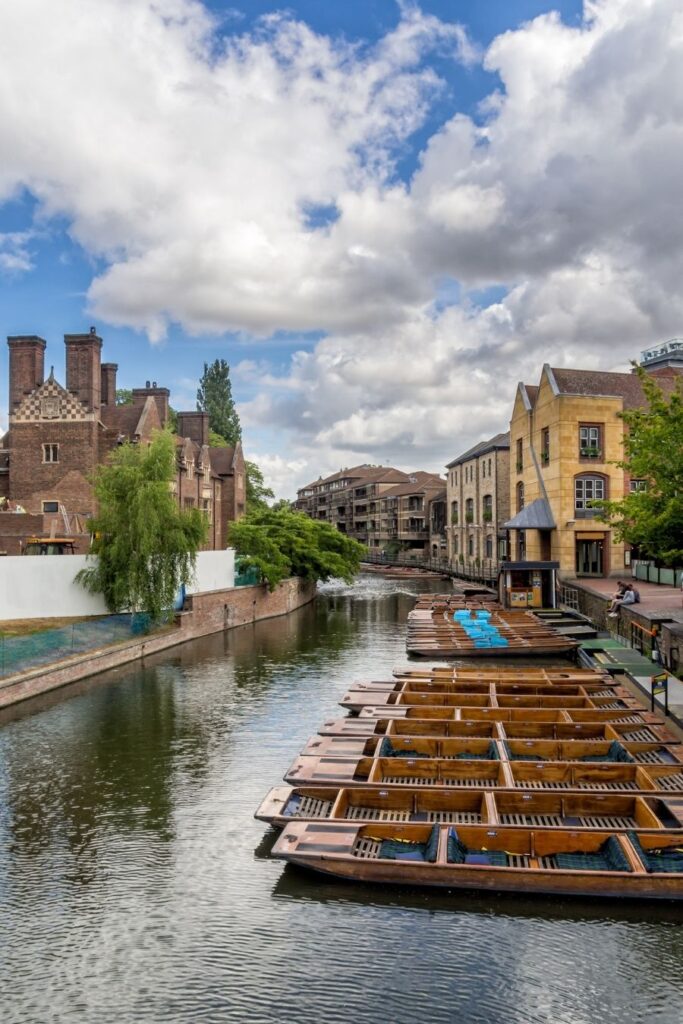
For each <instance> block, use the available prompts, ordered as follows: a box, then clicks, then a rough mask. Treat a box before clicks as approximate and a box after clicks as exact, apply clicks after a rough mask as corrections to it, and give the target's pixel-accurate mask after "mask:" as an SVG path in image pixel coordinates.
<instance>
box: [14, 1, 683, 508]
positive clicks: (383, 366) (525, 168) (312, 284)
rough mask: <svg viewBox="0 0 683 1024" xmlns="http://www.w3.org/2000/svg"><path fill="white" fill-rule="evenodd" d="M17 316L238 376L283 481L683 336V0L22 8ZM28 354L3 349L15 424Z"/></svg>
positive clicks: (55, 337) (253, 430) (179, 376)
mask: <svg viewBox="0 0 683 1024" xmlns="http://www.w3.org/2000/svg"><path fill="white" fill-rule="evenodd" d="M0 40H2V43H1V44H0V46H1V50H2V60H0V151H1V152H2V154H3V157H2V160H1V161H0V324H1V325H2V330H3V333H4V334H6V335H12V334H38V335H40V336H41V337H43V338H45V339H46V341H47V342H48V349H47V353H46V363H47V369H48V372H49V366H50V365H52V364H54V367H55V375H56V377H57V379H58V380H62V382H63V380H64V346H63V341H62V339H63V335H64V334H66V333H78V332H81V331H87V330H88V329H89V327H90V326H91V325H94V326H95V327H96V329H97V332H98V333H99V334H100V336H101V337H102V338H103V341H104V346H103V353H102V358H103V360H105V361H108V362H116V363H118V364H119V373H118V382H119V386H120V387H135V386H141V385H143V384H144V382H145V380H156V381H157V382H158V383H159V384H160V385H164V386H166V387H169V388H170V389H171V394H172V397H171V402H172V404H173V406H174V407H175V408H177V409H193V408H194V407H195V401H196V390H197V384H198V379H199V377H200V376H201V373H202V370H203V365H204V363H205V362H212V361H213V360H214V359H216V358H224V359H227V361H228V362H229V364H230V367H231V379H232V384H233V394H234V396H235V398H236V400H237V404H238V410H239V412H240V416H241V420H242V427H243V435H244V448H245V454H246V456H247V458H249V459H252V460H254V461H256V462H258V463H259V465H260V466H261V467H262V469H263V471H264V474H265V476H266V480H267V482H269V483H270V484H271V485H272V486H273V487H274V489H275V491H276V493H277V495H278V496H284V497H292V496H293V495H294V493H295V491H296V489H297V487H301V486H303V485H304V484H306V483H307V482H309V481H310V480H314V479H317V478H318V477H319V476H320V475H326V474H328V473H332V472H336V471H337V470H339V469H340V468H342V467H345V466H352V465H356V464H359V463H363V462H371V463H383V464H385V465H387V464H388V465H395V466H397V467H399V468H402V469H405V470H411V469H425V470H430V471H433V472H443V469H444V466H445V463H447V462H448V461H450V460H451V459H453V458H455V457H456V456H457V455H458V454H460V453H461V452H463V451H465V450H466V449H467V448H469V447H470V446H471V445H472V444H474V443H476V442H477V441H479V440H481V439H483V438H486V437H489V436H491V435H493V434H495V433H497V432H498V431H500V430H505V429H507V425H508V421H509V417H510V412H511V408H512V402H513V399H514V393H515V388H516V384H517V382H518V381H519V380H525V381H526V382H527V383H536V382H537V381H538V378H539V375H540V371H541V367H542V365H543V363H544V362H549V363H550V364H551V365H553V366H577V367H582V368H585V369H605V370H620V371H626V370H627V369H628V368H629V361H630V360H631V359H634V358H637V357H638V355H639V353H640V351H641V350H642V349H644V348H646V347H649V346H651V345H653V344H655V343H658V342H660V341H665V340H667V339H668V338H671V337H675V336H681V335H683V288H682V287H681V281H683V217H682V216H681V205H682V197H683V186H682V182H683V7H681V4H680V0H590V2H589V0H586V2H584V3H580V2H577V0H566V2H562V3H556V4H552V3H548V2H544V0H486V2H484V3H482V2H481V0H421V2H418V0H414V2H413V0H402V2H395V0H344V2H337V3H335V2H329V0H298V2H296V0H294V2H292V3H290V4H288V5H287V6H286V7H278V6H277V4H275V3H272V2H270V0H245V2H242V3H238V2H237V3H235V2H233V3H220V2H218V0H212V2H210V3H209V2H208V0H207V2H203V3H202V2H200V0H89V2H88V3H87V4H83V3H82V2H81V0H60V3H59V4H55V3H54V0H22V2H21V3H14V4H3V5H2V6H1V7H0ZM6 425H7V360H6V358H5V359H3V360H2V361H0V429H4V428H5V427H6Z"/></svg>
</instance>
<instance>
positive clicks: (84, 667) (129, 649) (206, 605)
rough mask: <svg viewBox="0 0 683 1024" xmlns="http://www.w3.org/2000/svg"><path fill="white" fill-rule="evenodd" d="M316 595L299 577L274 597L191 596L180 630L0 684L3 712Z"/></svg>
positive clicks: (246, 590) (263, 591)
mask: <svg viewBox="0 0 683 1024" xmlns="http://www.w3.org/2000/svg"><path fill="white" fill-rule="evenodd" d="M315 591H316V586H315V583H308V582H306V581H304V580H301V579H298V578H296V577H293V578H292V579H288V580H285V581H284V582H283V583H281V584H280V585H279V586H278V587H277V588H276V589H275V590H274V591H273V592H272V593H271V592H270V591H269V590H268V588H267V587H266V586H263V585H262V584H259V585H257V586H251V587H236V588H232V589H230V590H214V591H209V592H206V593H202V594H191V595H189V596H188V597H187V599H186V602H185V608H184V609H183V611H182V612H180V613H179V614H178V616H177V617H176V622H175V625H173V626H171V627H169V628H168V629H165V630H161V631H160V632H158V633H153V634H150V635H149V636H145V637H136V638H135V639H131V640H126V641H124V642H123V643H119V644H114V645H112V646H110V647H103V648H101V649H100V650H96V651H88V652H87V654H80V655H76V656H75V657H72V658H67V659H64V660H63V661H60V662H56V663H55V664H53V665H50V666H47V667H46V666H44V665H43V666H41V667H40V668H36V669H31V670H30V671H28V672H23V673H19V674H17V675H13V676H9V677H7V678H6V679H2V680H0V708H3V707H8V706H9V705H11V704H17V703H18V702H19V701H23V700H28V699H29V698H31V697H37V696H38V695H40V694H42V693H48V692H49V691H50V690H55V689H57V688H58V687H60V686H66V685H67V684H69V683H73V682H76V681H77V680H79V679H84V678H86V677H87V676H92V675H96V674H98V673H99V672H105V671H107V669H111V668H117V667H118V666H119V665H125V664H126V663H127V662H132V661H138V660H139V659H141V658H144V657H146V656H148V655H150V654H157V653H158V652H159V651H163V650H166V649H167V648H169V647H175V646H176V645H177V644H182V643H185V642H186V641H187V640H195V639H197V638H198V637H202V636H208V635H209V634H210V633H220V632H222V631H223V630H226V629H233V628H235V627H236V626H244V625H247V624H249V623H250V622H258V621H260V620H261V619H272V618H275V617H276V616H279V615H287V614H288V613H289V612H292V611H295V610H296V609H297V608H301V607H302V606H303V605H305V604H308V603H309V602H310V601H312V600H313V599H314V597H315Z"/></svg>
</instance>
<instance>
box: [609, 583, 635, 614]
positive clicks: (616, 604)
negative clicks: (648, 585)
mask: <svg viewBox="0 0 683 1024" xmlns="http://www.w3.org/2000/svg"><path fill="white" fill-rule="evenodd" d="M619 586H620V587H621V586H623V590H622V591H621V594H620V593H619V592H618V591H617V593H616V594H615V595H614V597H613V598H612V603H611V604H610V606H609V608H608V610H607V614H608V616H609V617H610V619H615V618H616V617H617V615H618V614H619V609H620V608H621V607H622V606H624V605H628V604H635V603H636V593H635V590H634V589H633V584H632V583H624V584H621V583H620V584H619Z"/></svg>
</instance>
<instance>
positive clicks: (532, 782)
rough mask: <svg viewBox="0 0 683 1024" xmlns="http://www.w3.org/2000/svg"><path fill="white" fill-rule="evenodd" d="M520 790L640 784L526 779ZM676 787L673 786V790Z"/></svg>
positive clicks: (633, 785) (629, 787)
mask: <svg viewBox="0 0 683 1024" xmlns="http://www.w3.org/2000/svg"><path fill="white" fill-rule="evenodd" d="M517 788H518V789H620V790H634V789H638V783H637V782H635V781H633V782H608V781H604V782H584V781H580V782H571V781H570V782H550V781H548V780H546V779H524V780H522V781H520V782H518V783H517ZM675 788H676V787H675V786H673V787H672V789H675Z"/></svg>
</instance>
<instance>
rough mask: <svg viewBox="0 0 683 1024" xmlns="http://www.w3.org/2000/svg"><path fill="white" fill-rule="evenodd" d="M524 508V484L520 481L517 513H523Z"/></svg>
mask: <svg viewBox="0 0 683 1024" xmlns="http://www.w3.org/2000/svg"><path fill="white" fill-rule="evenodd" d="M523 508H524V484H523V482H522V481H521V480H520V481H519V483H518V484H517V511H518V512H521V511H522V509H523Z"/></svg>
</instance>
